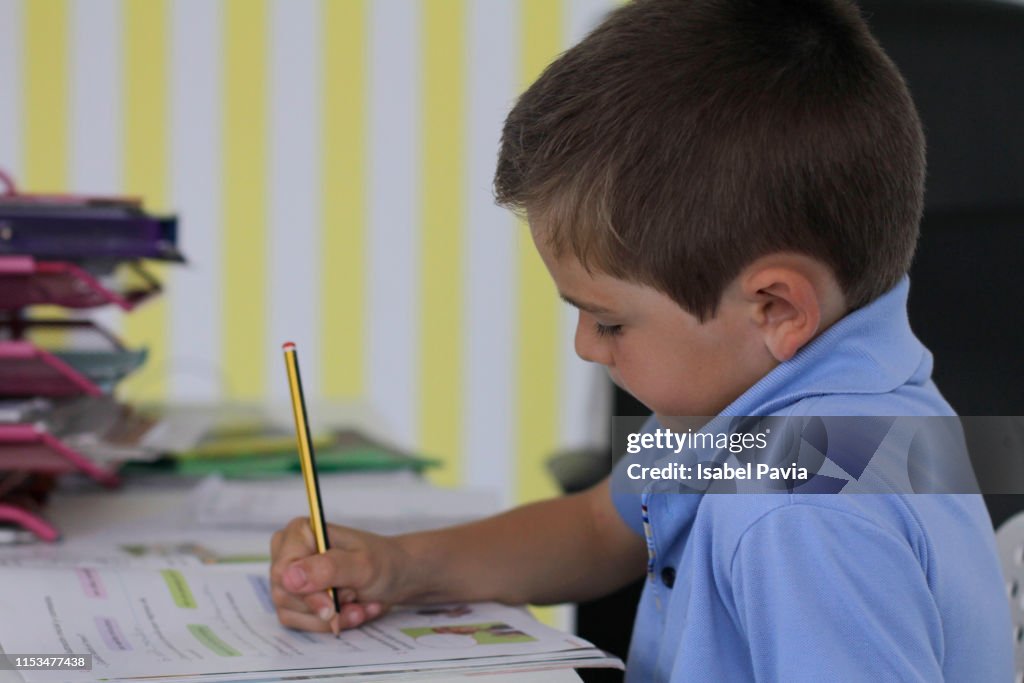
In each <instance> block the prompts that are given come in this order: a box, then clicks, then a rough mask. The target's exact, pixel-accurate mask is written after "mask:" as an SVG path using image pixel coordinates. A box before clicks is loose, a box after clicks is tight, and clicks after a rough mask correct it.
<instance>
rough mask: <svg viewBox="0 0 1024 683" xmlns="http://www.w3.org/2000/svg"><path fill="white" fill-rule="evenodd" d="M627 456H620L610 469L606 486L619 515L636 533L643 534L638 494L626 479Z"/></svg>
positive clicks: (628, 463) (628, 461)
mask: <svg viewBox="0 0 1024 683" xmlns="http://www.w3.org/2000/svg"><path fill="white" fill-rule="evenodd" d="M629 465H630V460H629V458H622V459H621V460H619V462H618V463H616V465H615V467H614V468H613V469H612V475H611V482H610V484H609V486H608V490H609V491H610V494H611V497H612V504H613V505H615V510H616V511H617V512H618V513H619V517H621V518H622V521H624V522H625V523H626V526H628V527H629V528H630V529H632V530H633V531H634V532H635V533H636V534H638V535H640V536H643V535H644V520H643V515H642V514H641V512H640V494H639V493H638V492H636V490H635V489H636V487H635V486H629V485H628V484H627V483H626V481H627V478H626V468H627V467H629Z"/></svg>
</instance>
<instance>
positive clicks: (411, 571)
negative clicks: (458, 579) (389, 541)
mask: <svg viewBox="0 0 1024 683" xmlns="http://www.w3.org/2000/svg"><path fill="white" fill-rule="evenodd" d="M423 537H424V534H421V533H415V534H403V535H401V536H396V537H394V539H393V540H394V541H395V545H396V546H397V553H396V557H395V564H394V567H392V580H393V582H394V586H393V589H394V590H393V593H394V594H395V600H394V602H396V603H412V604H415V603H418V602H426V601H428V600H429V597H430V596H431V595H432V594H435V593H437V592H438V590H437V587H436V586H433V585H431V577H437V576H438V575H439V570H438V569H437V568H436V567H432V566H431V564H432V563H431V561H430V558H429V557H428V553H427V552H426V550H427V548H428V547H429V546H428V544H427V543H424V538H423Z"/></svg>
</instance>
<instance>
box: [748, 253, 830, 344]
mask: <svg viewBox="0 0 1024 683" xmlns="http://www.w3.org/2000/svg"><path fill="white" fill-rule="evenodd" d="M741 280H742V287H743V295H744V297H745V298H746V299H747V301H749V302H751V303H752V305H753V313H752V318H753V321H754V324H755V325H756V326H757V329H758V330H759V331H760V333H761V338H762V339H763V341H764V345H765V347H766V348H767V349H768V352H769V353H771V355H772V356H773V357H774V358H775V360H777V361H779V362H780V363H781V362H783V361H787V360H789V359H790V358H792V357H793V356H794V355H795V354H796V352H797V351H799V350H800V349H801V347H803V346H804V345H805V344H807V342H809V341H810V340H811V339H813V338H814V336H815V335H816V334H817V333H818V331H819V330H820V329H821V321H822V301H821V298H820V296H819V292H818V291H817V289H816V288H815V286H814V283H813V281H812V279H811V278H810V277H809V276H808V275H807V274H805V273H803V272H801V269H799V268H790V267H786V266H769V267H762V268H755V269H753V270H752V271H749V270H748V274H747V276H746V277H744V278H742V279H741Z"/></svg>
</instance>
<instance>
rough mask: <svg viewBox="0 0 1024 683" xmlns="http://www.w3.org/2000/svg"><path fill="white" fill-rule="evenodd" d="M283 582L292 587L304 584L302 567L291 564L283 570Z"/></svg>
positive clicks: (299, 586)
mask: <svg viewBox="0 0 1024 683" xmlns="http://www.w3.org/2000/svg"><path fill="white" fill-rule="evenodd" d="M284 582H285V583H286V584H288V587H290V588H292V589H298V588H302V586H304V585H305V584H306V572H305V571H304V570H303V569H302V567H299V566H297V565H294V564H293V565H292V566H291V567H288V570H287V571H285V573H284Z"/></svg>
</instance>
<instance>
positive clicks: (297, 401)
mask: <svg viewBox="0 0 1024 683" xmlns="http://www.w3.org/2000/svg"><path fill="white" fill-rule="evenodd" d="M283 348H284V364H285V367H286V368H287V369H288V386H289V388H290V389H291V395H292V413H294V415H295V439H296V441H297V442H298V446H299V462H300V463H301V465H302V480H303V481H304V482H305V484H306V497H307V498H308V499H309V522H310V524H312V526H313V538H315V539H316V549H317V551H318V552H320V553H325V552H327V550H328V549H329V548H330V546H329V545H328V543H327V523H326V522H325V521H324V507H323V503H322V502H321V500H320V480H319V478H318V477H317V473H316V457H315V455H314V454H313V439H312V437H311V436H310V435H309V420H308V418H307V417H306V399H305V398H304V397H303V395H302V379H301V378H300V377H299V357H298V355H297V354H296V352H295V344H294V343H292V342H286V343H285V344H284V347H283ZM327 594H328V595H330V596H331V600H332V601H333V602H334V611H335V612H340V611H341V605H339V604H338V593H337V591H335V590H334V589H333V588H328V589H327ZM335 635H337V634H335Z"/></svg>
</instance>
